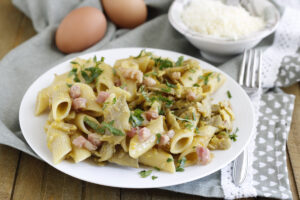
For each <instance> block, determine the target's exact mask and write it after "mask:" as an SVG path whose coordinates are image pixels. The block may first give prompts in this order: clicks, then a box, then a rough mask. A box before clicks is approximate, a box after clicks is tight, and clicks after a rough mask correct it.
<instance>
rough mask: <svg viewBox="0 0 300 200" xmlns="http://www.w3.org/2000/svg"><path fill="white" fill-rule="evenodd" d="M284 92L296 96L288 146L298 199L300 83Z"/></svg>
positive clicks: (299, 194) (299, 176) (299, 193)
mask: <svg viewBox="0 0 300 200" xmlns="http://www.w3.org/2000/svg"><path fill="white" fill-rule="evenodd" d="M284 91H285V92H287V93H289V94H294V95H295V96H296V99H295V107H294V113H293V120H292V125H291V131H290V134H289V138H288V142H287V146H288V153H289V157H290V162H291V167H292V169H293V174H294V179H295V182H296V188H297V191H294V192H297V193H298V198H299V197H300V121H299V120H300V83H296V84H294V85H292V86H290V87H287V88H284Z"/></svg>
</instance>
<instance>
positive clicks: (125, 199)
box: [120, 189, 152, 200]
mask: <svg viewBox="0 0 300 200" xmlns="http://www.w3.org/2000/svg"><path fill="white" fill-rule="evenodd" d="M140 199H143V200H151V199H152V194H151V191H150V190H146V189H145V190H143V189H140V190H134V189H121V198H120V200H140Z"/></svg>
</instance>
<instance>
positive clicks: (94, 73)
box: [81, 67, 103, 83]
mask: <svg viewBox="0 0 300 200" xmlns="http://www.w3.org/2000/svg"><path fill="white" fill-rule="evenodd" d="M102 72H103V70H102V69H100V68H98V67H89V68H86V69H84V70H83V71H81V76H82V77H83V78H84V80H85V82H86V83H92V82H93V81H94V80H95V79H96V78H97V77H98V76H99V75H100V74H102ZM88 73H89V74H88Z"/></svg>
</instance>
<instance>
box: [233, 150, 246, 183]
mask: <svg viewBox="0 0 300 200" xmlns="http://www.w3.org/2000/svg"><path fill="white" fill-rule="evenodd" d="M247 170H248V149H247V148H245V150H244V151H243V152H242V153H241V154H240V155H239V156H238V157H237V159H235V160H234V163H233V171H232V173H233V174H232V177H233V183H234V184H235V185H236V186H240V185H241V184H242V183H243V182H244V180H245V178H246V175H247Z"/></svg>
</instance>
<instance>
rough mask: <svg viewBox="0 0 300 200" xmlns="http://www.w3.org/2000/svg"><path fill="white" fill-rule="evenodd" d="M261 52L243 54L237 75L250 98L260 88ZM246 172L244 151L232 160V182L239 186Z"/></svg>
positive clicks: (249, 51) (253, 51)
mask: <svg viewBox="0 0 300 200" xmlns="http://www.w3.org/2000/svg"><path fill="white" fill-rule="evenodd" d="M261 60H262V53H261V50H256V49H254V50H253V49H250V50H246V51H245V52H244V56H243V61H242V66H241V69H240V75H239V84H240V85H241V86H242V87H243V88H244V89H245V91H246V92H247V94H248V95H249V96H250V97H251V96H252V95H254V94H256V93H257V91H258V90H259V88H260V87H261V74H260V73H261V66H262V64H261ZM247 170H248V149H247V147H246V149H245V150H244V151H243V152H242V153H241V154H240V155H239V156H238V157H237V159H235V160H234V163H233V172H232V177H233V182H234V184H235V185H236V186H240V185H241V184H242V183H243V182H244V180H245V178H246V175H247Z"/></svg>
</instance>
